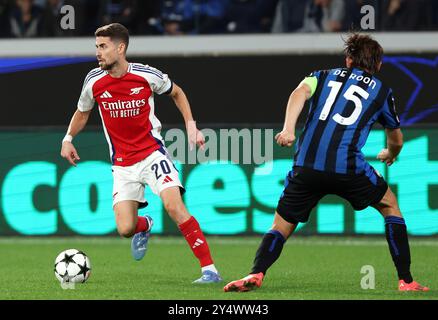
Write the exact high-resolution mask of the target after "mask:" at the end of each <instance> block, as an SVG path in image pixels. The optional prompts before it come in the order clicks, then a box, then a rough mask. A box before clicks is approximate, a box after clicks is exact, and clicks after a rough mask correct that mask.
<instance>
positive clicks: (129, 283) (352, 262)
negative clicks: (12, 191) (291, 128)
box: [0, 236, 438, 300]
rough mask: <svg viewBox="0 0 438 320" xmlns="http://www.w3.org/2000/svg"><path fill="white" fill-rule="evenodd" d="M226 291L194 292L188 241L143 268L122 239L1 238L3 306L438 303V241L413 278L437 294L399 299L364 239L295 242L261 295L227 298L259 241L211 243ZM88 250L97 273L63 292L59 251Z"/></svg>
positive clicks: (161, 251) (161, 242)
mask: <svg viewBox="0 0 438 320" xmlns="http://www.w3.org/2000/svg"><path fill="white" fill-rule="evenodd" d="M207 239H208V241H209V244H210V247H211V250H212V253H213V257H214V259H215V263H216V265H217V267H218V268H219V269H220V271H221V274H222V276H223V278H224V282H223V283H221V284H213V285H193V284H191V282H192V281H193V280H194V279H196V278H198V277H199V276H200V269H199V266H198V262H197V260H196V259H195V258H194V256H193V254H192V252H191V251H190V249H189V247H188V246H187V244H186V243H185V240H184V239H183V238H182V237H158V236H152V238H151V239H150V243H149V248H148V252H147V254H146V256H145V258H144V259H143V260H142V261H139V262H137V261H134V260H133V259H132V258H131V255H130V241H129V240H127V239H119V238H13V237H12V238H2V239H0V261H1V263H0V274H1V283H2V288H1V290H0V299H2V300H4V299H148V300H156V299H160V300H179V299H195V300H198V299H200V300H227V299H231V300H240V299H251V300H253V299H261V300H263V299H266V300H270V299H279V300H295V299H306V300H312V299H336V300H338V299H355V300H356V299H359V300H362V299H438V273H437V271H438V270H437V268H438V267H437V266H438V254H437V252H438V238H426V239H424V238H411V241H410V243H411V256H412V262H413V263H412V273H413V275H414V278H415V279H416V280H418V281H419V282H420V283H422V284H424V285H427V286H429V287H430V288H431V291H429V292H427V293H422V292H398V291H397V290H396V288H397V279H396V273H395V268H394V266H393V263H392V260H391V257H390V254H389V251H388V247H387V244H386V240H385V239H384V238H383V237H382V238H380V237H379V238H374V237H366V238H365V237H364V238H347V237H320V236H319V237H302V236H301V237H292V238H291V239H289V240H288V242H287V243H286V245H285V247H284V249H283V254H282V255H281V257H280V259H279V260H277V262H276V263H275V264H274V265H273V266H272V267H271V269H270V270H269V272H268V274H267V277H266V278H265V282H264V284H263V286H262V288H260V289H258V290H255V291H252V292H247V293H224V292H223V291H222V288H223V286H224V285H225V284H226V283H227V282H229V281H231V280H235V279H238V278H240V277H242V276H245V275H246V274H247V273H248V271H249V270H250V268H251V265H252V260H253V258H254V254H255V251H256V249H257V247H258V244H259V242H260V239H261V236H260V237H232V238H230V237H222V238H221V237H211V236H210V237H208V238H207ZM69 248H76V249H80V250H82V251H84V252H85V253H86V254H87V255H88V256H89V257H90V259H91V263H92V274H91V277H90V278H89V280H88V281H87V282H86V283H84V284H79V285H76V287H75V289H74V290H65V289H62V288H61V286H60V284H59V282H58V281H57V280H56V278H55V275H54V272H53V262H54V259H55V257H56V256H57V254H58V253H59V252H61V251H62V250H65V249H69ZM364 265H371V266H373V268H374V270H375V289H368V290H364V289H362V288H361V286H360V283H361V278H362V277H363V276H364V275H365V274H362V273H361V267H362V266H364Z"/></svg>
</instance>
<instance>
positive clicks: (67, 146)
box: [61, 110, 91, 166]
mask: <svg viewBox="0 0 438 320" xmlns="http://www.w3.org/2000/svg"><path fill="white" fill-rule="evenodd" d="M90 113H91V110H90V111H85V112H82V111H79V110H76V112H75V113H74V114H73V117H72V118H71V121H70V125H69V127H68V130H67V134H66V135H65V137H64V139H63V140H62V147H61V156H62V157H63V158H65V159H67V161H68V162H70V163H71V164H72V165H73V166H76V161H77V160H80V158H79V155H78V153H77V151H76V148H75V147H74V145H73V143H72V140H73V138H74V137H75V136H76V135H77V134H78V133H79V132H81V131H82V129H84V127H85V125H86V124H87V121H88V118H89V117H90Z"/></svg>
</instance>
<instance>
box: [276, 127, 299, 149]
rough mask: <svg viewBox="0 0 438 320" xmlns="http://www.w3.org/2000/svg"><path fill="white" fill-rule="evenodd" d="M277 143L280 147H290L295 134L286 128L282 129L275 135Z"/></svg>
mask: <svg viewBox="0 0 438 320" xmlns="http://www.w3.org/2000/svg"><path fill="white" fill-rule="evenodd" d="M275 140H276V141H277V144H278V145H279V146H282V147H291V146H292V144H293V142H294V141H295V134H294V133H292V132H289V131H287V130H282V131H281V132H279V133H277V134H276V135H275Z"/></svg>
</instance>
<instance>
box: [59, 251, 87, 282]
mask: <svg viewBox="0 0 438 320" xmlns="http://www.w3.org/2000/svg"><path fill="white" fill-rule="evenodd" d="M90 272H91V263H90V259H89V258H88V256H87V255H86V254H85V253H84V252H82V251H79V250H76V249H68V250H65V251H62V252H61V253H60V254H58V256H57V257H56V259H55V276H56V278H57V279H58V280H59V281H60V282H61V283H82V282H85V281H87V279H88V278H89V277H90Z"/></svg>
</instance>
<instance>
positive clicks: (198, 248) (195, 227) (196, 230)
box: [178, 216, 213, 267]
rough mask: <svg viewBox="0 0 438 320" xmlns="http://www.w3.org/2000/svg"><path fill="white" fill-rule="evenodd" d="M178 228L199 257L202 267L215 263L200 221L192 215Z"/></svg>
mask: <svg viewBox="0 0 438 320" xmlns="http://www.w3.org/2000/svg"><path fill="white" fill-rule="evenodd" d="M178 228H179V230H180V231H181V233H182V234H183V236H184V238H186V240H187V243H188V244H189V246H190V248H192V251H193V254H194V255H195V256H196V258H198V260H199V263H200V264H201V267H205V266H208V265H211V264H213V260H212V259H211V254H210V248H209V247H208V244H207V240H206V239H205V236H204V234H203V233H202V230H201V227H200V226H199V223H198V221H196V219H195V218H194V217H193V216H192V217H190V219H189V220H187V221H186V222H184V223H182V224H180V225H179V226H178Z"/></svg>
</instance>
